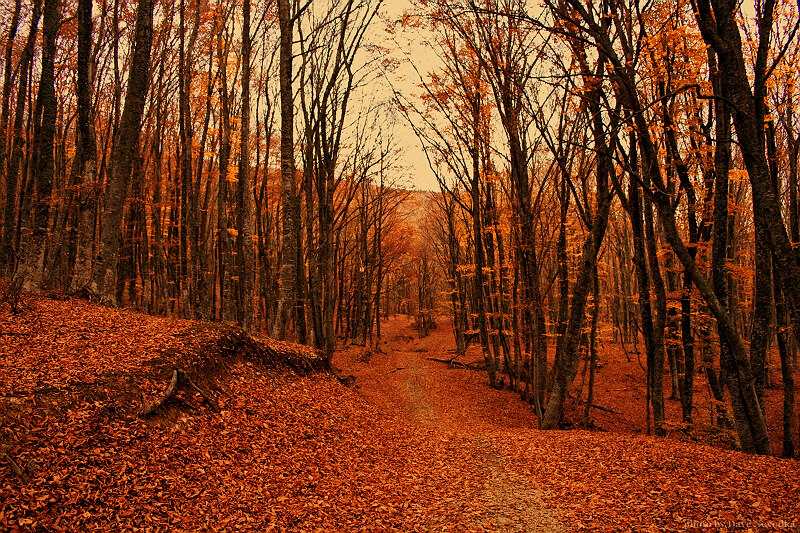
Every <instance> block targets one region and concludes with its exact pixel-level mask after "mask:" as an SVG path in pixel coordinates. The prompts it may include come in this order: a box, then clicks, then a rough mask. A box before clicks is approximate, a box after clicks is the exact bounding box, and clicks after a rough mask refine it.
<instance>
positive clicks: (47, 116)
mask: <svg viewBox="0 0 800 533" xmlns="http://www.w3.org/2000/svg"><path fill="white" fill-rule="evenodd" d="M59 7H60V6H59V0H45V3H44V11H43V18H42V67H41V68H42V72H41V78H40V81H39V95H38V97H37V100H36V109H35V111H34V121H35V122H34V134H33V161H32V164H31V166H32V167H33V172H34V179H35V183H36V209H35V211H34V216H33V233H32V235H31V240H30V242H29V243H28V247H27V254H26V255H25V258H24V263H23V268H22V275H23V278H24V282H23V289H24V290H26V291H36V290H39V289H40V288H41V286H42V283H43V279H44V276H45V260H46V258H45V256H46V254H47V244H48V242H47V241H48V230H49V224H50V202H51V198H50V196H51V194H52V192H53V178H54V175H55V160H54V156H53V148H54V145H53V142H54V138H55V132H56V114H57V113H58V101H57V100H56V88H55V56H56V35H57V34H58V28H59V25H60V12H59Z"/></svg>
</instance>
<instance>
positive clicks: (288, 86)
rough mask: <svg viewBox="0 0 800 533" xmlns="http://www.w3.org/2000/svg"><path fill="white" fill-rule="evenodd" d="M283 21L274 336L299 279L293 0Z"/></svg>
mask: <svg viewBox="0 0 800 533" xmlns="http://www.w3.org/2000/svg"><path fill="white" fill-rule="evenodd" d="M278 24H279V25H280V52H279V54H280V71H279V74H280V76H279V78H280V79H279V82H280V95H281V148H280V150H281V204H282V211H283V242H282V253H281V288H280V297H279V299H278V308H277V310H276V313H275V323H274V326H273V328H272V336H273V337H275V338H276V339H284V338H285V337H286V327H287V324H288V322H289V318H290V314H291V312H292V308H293V307H294V305H295V293H296V288H295V283H296V281H297V250H298V248H299V246H298V241H299V235H298V234H297V231H298V230H297V227H298V222H299V220H298V216H299V213H297V212H296V210H295V206H296V204H297V184H296V181H295V175H294V172H295V171H294V167H295V162H294V92H293V91H292V37H293V30H292V28H293V26H294V18H293V16H292V13H291V2H290V1H289V0H278Z"/></svg>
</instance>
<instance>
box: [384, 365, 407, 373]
mask: <svg viewBox="0 0 800 533" xmlns="http://www.w3.org/2000/svg"><path fill="white" fill-rule="evenodd" d="M405 368H406V367H404V366H398V367H397V368H393V369H392V370H389V371H388V372H387V374H394V373H395V372H397V371H398V370H405Z"/></svg>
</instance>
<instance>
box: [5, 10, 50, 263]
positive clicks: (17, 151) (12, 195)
mask: <svg viewBox="0 0 800 533" xmlns="http://www.w3.org/2000/svg"><path fill="white" fill-rule="evenodd" d="M41 14H42V0H35V1H34V3H33V14H32V15H31V23H30V30H29V32H28V38H27V40H26V41H25V48H23V49H22V55H21V57H20V60H19V82H18V87H17V98H16V106H15V108H14V130H13V133H12V138H11V156H10V158H9V160H8V166H7V167H6V205H5V216H4V218H3V220H4V227H3V240H2V242H0V264H2V265H5V267H6V273H7V274H11V273H12V272H13V270H14V266H15V265H14V264H13V263H15V262H16V260H17V259H18V257H17V254H16V252H17V250H16V246H15V242H16V241H17V238H18V236H17V231H16V229H17V226H18V224H17V220H18V217H19V215H20V209H18V198H17V191H19V192H20V193H22V192H23V191H24V183H25V179H24V178H25V173H24V172H20V167H21V166H23V165H22V148H23V145H24V144H25V131H24V129H23V126H24V123H25V102H26V101H27V97H28V78H29V76H30V68H29V67H30V65H31V61H32V60H33V52H34V46H35V44H36V34H37V33H38V29H39V19H40V17H41ZM19 196H20V198H19V200H20V202H19V203H22V202H21V199H22V196H23V195H22V194H20V195H19Z"/></svg>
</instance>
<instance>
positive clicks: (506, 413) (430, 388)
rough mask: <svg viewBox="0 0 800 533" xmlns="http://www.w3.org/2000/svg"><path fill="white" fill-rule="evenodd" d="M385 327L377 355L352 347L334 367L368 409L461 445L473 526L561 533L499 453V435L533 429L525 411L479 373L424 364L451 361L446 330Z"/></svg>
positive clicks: (401, 322) (402, 322)
mask: <svg viewBox="0 0 800 533" xmlns="http://www.w3.org/2000/svg"><path fill="white" fill-rule="evenodd" d="M386 328H387V331H386V335H387V338H388V339H389V340H387V341H386V343H385V344H384V345H383V348H382V350H383V352H382V353H381V352H378V353H375V354H372V355H369V354H368V353H366V352H364V351H359V350H357V349H355V348H354V349H351V350H347V351H343V352H341V353H340V354H338V357H337V359H336V361H335V363H337V364H339V365H341V366H342V367H343V369H344V370H345V371H346V372H348V373H352V374H353V375H355V376H356V384H357V385H358V387H359V390H360V392H361V393H362V394H363V395H364V396H365V397H366V398H367V399H368V400H369V401H370V402H371V403H373V404H375V405H377V406H379V407H381V408H383V409H386V410H389V411H395V412H397V413H399V414H400V416H403V417H404V418H405V419H406V420H407V421H408V422H409V423H411V424H418V425H421V426H423V427H426V428H430V429H432V430H433V436H434V437H435V436H440V437H445V438H447V439H456V440H458V441H461V442H462V443H463V444H465V445H462V447H461V448H460V450H461V451H462V452H464V453H466V454H467V455H469V457H465V458H463V459H462V460H463V461H464V464H463V467H464V469H465V476H469V477H478V478H480V479H482V480H483V494H482V498H481V500H482V502H483V503H484V505H485V506H486V514H485V515H484V519H483V520H481V524H475V526H477V527H485V528H487V529H488V530H490V531H503V532H561V531H567V528H565V526H564V525H563V524H561V522H559V520H558V511H557V510H556V509H552V508H550V509H548V508H547V507H546V505H545V503H544V501H543V500H542V498H541V496H540V488H537V487H535V486H534V485H533V483H532V480H531V479H530V478H527V477H525V476H524V475H522V474H521V473H520V472H519V471H518V470H517V469H515V468H514V466H513V463H512V460H511V457H509V455H508V454H505V453H504V452H503V451H502V450H501V449H500V448H499V447H498V446H497V438H498V433H501V434H502V433H504V432H508V433H513V432H514V431H517V430H519V429H521V428H534V427H535V423H536V420H535V418H534V417H533V416H532V414H531V413H530V411H529V410H528V409H527V408H525V406H524V405H523V404H522V403H521V402H519V401H518V399H516V398H514V399H512V398H509V397H508V396H509V393H508V392H503V391H495V390H492V389H490V388H488V387H487V386H486V384H485V376H484V374H483V373H482V372H474V371H458V370H456V369H452V368H449V367H448V365H446V364H444V363H441V362H438V361H432V360H430V359H429V357H435V358H441V359H447V358H449V357H452V355H453V354H452V353H449V352H448V347H449V346H450V345H452V335H451V333H450V330H449V328H447V327H440V328H438V329H436V330H433V331H432V333H431V335H430V336H428V337H426V338H423V339H416V338H414V337H413V333H414V330H413V329H412V328H411V324H410V322H409V321H408V320H407V319H406V318H405V317H401V318H394V319H392V320H391V321H389V322H388V323H387V324H386ZM477 399H482V400H481V401H476V400H477ZM515 399H516V401H514V400H515ZM532 424H533V425H532ZM458 459H460V458H458V457H449V458H443V460H449V461H455V460H458ZM453 482H454V483H455V484H458V482H459V480H457V479H454V480H453Z"/></svg>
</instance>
